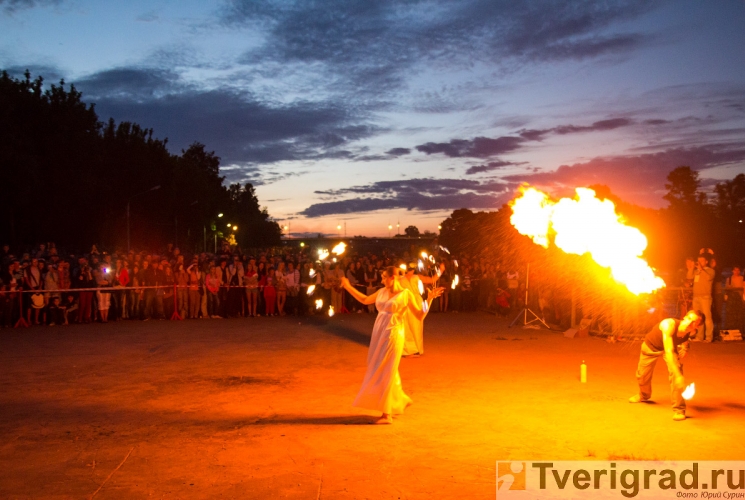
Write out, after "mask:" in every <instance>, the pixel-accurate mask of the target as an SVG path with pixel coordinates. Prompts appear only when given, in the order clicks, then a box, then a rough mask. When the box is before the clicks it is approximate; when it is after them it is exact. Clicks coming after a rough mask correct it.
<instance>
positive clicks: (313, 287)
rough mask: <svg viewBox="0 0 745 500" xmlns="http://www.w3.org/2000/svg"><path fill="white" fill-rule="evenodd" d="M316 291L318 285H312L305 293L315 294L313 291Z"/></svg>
mask: <svg viewBox="0 0 745 500" xmlns="http://www.w3.org/2000/svg"><path fill="white" fill-rule="evenodd" d="M315 291H316V285H310V286H309V287H308V290H306V292H305V293H307V294H308V295H313V292H315Z"/></svg>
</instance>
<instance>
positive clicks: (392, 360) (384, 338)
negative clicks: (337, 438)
mask: <svg viewBox="0 0 745 500" xmlns="http://www.w3.org/2000/svg"><path fill="white" fill-rule="evenodd" d="M381 278H382V281H383V286H384V288H381V289H379V290H377V291H376V292H375V293H373V294H372V295H365V294H363V293H362V292H360V291H359V290H357V289H356V288H355V287H353V286H352V284H351V283H350V282H349V280H348V279H347V278H342V279H341V286H342V287H343V288H344V289H345V290H346V291H347V292H349V293H350V294H351V295H352V297H354V298H355V299H357V300H358V301H360V302H362V303H363V304H375V307H377V309H378V317H377V318H376V319H375V325H374V326H373V332H372V337H371V338H370V349H369V350H368V351H367V371H366V372H365V378H364V380H363V382H362V387H361V388H360V392H359V393H358V394H357V398H356V399H355V400H354V406H356V407H359V408H364V409H367V410H374V411H379V412H382V414H383V415H382V416H381V417H380V418H379V419H378V420H377V421H376V422H375V423H378V424H392V423H393V417H392V415H394V414H399V413H403V412H404V410H405V409H406V407H407V406H409V405H410V404H411V398H409V396H407V395H406V393H405V392H404V390H403V388H402V386H401V376H400V375H399V373H398V365H399V363H400V362H401V353H402V352H403V349H404V341H405V333H404V320H405V316H406V315H407V314H413V315H415V316H416V317H418V318H424V315H425V313H426V311H427V310H429V306H430V305H431V304H432V300H434V299H435V298H437V297H438V296H439V295H440V294H442V291H443V289H442V288H436V289H434V290H431V291H430V293H429V297H428V299H427V301H426V302H423V303H422V306H419V304H418V302H417V301H416V300H415V298H414V296H413V295H412V293H411V292H410V291H409V290H406V289H404V288H402V287H401V285H400V284H399V283H398V280H397V271H396V269H395V268H394V267H392V266H391V267H387V268H385V270H384V271H383V272H382V275H381ZM424 304H426V306H425V305H424Z"/></svg>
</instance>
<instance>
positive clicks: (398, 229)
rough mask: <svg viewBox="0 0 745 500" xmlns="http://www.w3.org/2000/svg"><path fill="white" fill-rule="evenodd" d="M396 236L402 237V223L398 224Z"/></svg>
mask: <svg viewBox="0 0 745 500" xmlns="http://www.w3.org/2000/svg"><path fill="white" fill-rule="evenodd" d="M396 234H398V235H399V236H401V222H400V221H399V222H396Z"/></svg>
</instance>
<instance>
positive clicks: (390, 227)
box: [388, 224, 393, 238]
mask: <svg viewBox="0 0 745 500" xmlns="http://www.w3.org/2000/svg"><path fill="white" fill-rule="evenodd" d="M391 229H393V226H392V225H390V224H388V237H389V238H390V237H391Z"/></svg>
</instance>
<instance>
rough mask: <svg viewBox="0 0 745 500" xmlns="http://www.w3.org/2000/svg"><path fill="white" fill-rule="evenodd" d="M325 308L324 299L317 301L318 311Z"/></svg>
mask: <svg viewBox="0 0 745 500" xmlns="http://www.w3.org/2000/svg"><path fill="white" fill-rule="evenodd" d="M322 307H323V299H318V300H316V309H321V308H322Z"/></svg>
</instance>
